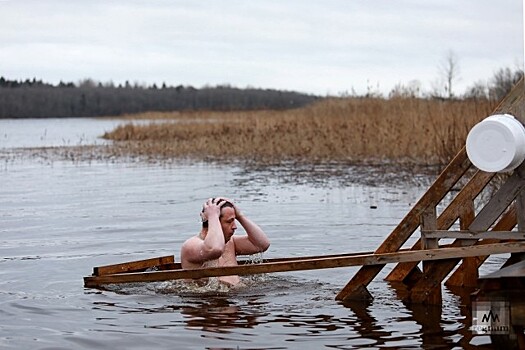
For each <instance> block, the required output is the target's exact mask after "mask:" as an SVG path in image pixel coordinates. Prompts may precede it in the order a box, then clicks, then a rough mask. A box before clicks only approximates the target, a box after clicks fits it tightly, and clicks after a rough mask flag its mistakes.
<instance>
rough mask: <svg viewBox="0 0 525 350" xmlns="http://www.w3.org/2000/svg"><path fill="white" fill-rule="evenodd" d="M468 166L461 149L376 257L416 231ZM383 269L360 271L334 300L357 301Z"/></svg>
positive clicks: (395, 248) (370, 268)
mask: <svg viewBox="0 0 525 350" xmlns="http://www.w3.org/2000/svg"><path fill="white" fill-rule="evenodd" d="M470 165H471V163H470V160H469V159H468V157H467V153H466V149H465V147H463V148H462V149H461V150H460V151H459V153H458V154H457V155H456V156H455V157H454V159H453V160H452V161H451V162H450V163H449V164H448V165H447V167H446V168H445V169H444V170H443V172H441V174H440V175H439V176H438V178H437V179H436V180H435V181H434V183H433V184H432V186H430V188H429V189H428V191H427V192H425V194H423V196H422V197H421V198H420V199H419V200H418V202H417V203H416V204H415V205H414V207H413V208H412V209H411V210H410V211H409V212H408V214H407V215H406V216H405V217H404V218H403V220H401V222H400V223H399V224H398V225H397V226H396V228H395V229H394V230H393V231H392V232H391V233H390V235H389V236H388V237H387V238H386V239H385V241H384V242H383V243H382V244H381V245H380V246H379V248H378V249H377V250H376V253H388V252H395V251H397V250H399V248H401V247H402V246H403V244H404V243H405V242H406V241H407V239H408V238H410V236H411V235H412V234H413V233H414V231H415V230H416V229H417V228H418V226H419V218H420V215H421V214H422V213H423V211H424V210H425V209H426V208H428V207H429V206H434V207H435V206H436V205H437V204H438V203H439V202H440V201H441V200H442V199H443V197H444V196H445V195H446V194H447V193H448V192H449V191H450V189H451V188H452V186H454V185H455V184H456V182H457V181H458V180H459V179H460V178H461V177H462V176H463V174H464V173H465V172H466V171H467V170H468V168H469V167H470ZM383 267H384V266H381V265H376V266H363V267H361V269H359V271H357V273H356V274H355V275H354V276H353V277H352V279H351V280H350V281H349V282H348V283H347V285H346V286H345V287H344V288H343V289H342V290H341V291H340V292H339V294H338V295H337V297H336V299H337V300H347V299H351V298H352V295H353V294H354V297H355V298H357V299H361V298H362V293H358V292H357V291H359V290H362V287H365V288H366V286H368V284H369V283H370V282H371V281H372V280H373V279H374V278H375V276H377V274H378V273H379V272H381V270H382V269H383Z"/></svg>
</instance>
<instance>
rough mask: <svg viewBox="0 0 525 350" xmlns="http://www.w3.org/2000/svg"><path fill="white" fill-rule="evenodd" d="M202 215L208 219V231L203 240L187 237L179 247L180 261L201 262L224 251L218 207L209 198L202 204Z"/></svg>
mask: <svg viewBox="0 0 525 350" xmlns="http://www.w3.org/2000/svg"><path fill="white" fill-rule="evenodd" d="M204 215H205V217H206V218H207V220H208V232H207V234H206V237H205V238H204V240H202V239H199V238H197V237H193V238H190V239H188V240H187V241H186V242H184V244H183V245H182V247H181V253H180V254H181V262H182V267H183V268H185V265H187V264H185V263H188V262H189V263H191V264H202V263H204V262H206V261H209V260H215V259H218V258H219V257H220V256H221V255H222V253H223V252H224V244H225V242H224V234H223V233H222V228H221V224H220V221H219V216H220V207H219V206H218V205H217V204H216V203H213V202H212V200H211V199H209V200H208V201H207V202H206V203H205V204H204Z"/></svg>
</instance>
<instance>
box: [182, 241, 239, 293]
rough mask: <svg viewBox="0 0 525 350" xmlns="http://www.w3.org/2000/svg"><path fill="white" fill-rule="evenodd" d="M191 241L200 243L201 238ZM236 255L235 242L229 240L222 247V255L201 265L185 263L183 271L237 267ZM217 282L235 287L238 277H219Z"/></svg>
mask: <svg viewBox="0 0 525 350" xmlns="http://www.w3.org/2000/svg"><path fill="white" fill-rule="evenodd" d="M192 240H195V241H196V243H200V242H199V241H202V238H200V237H199V236H195V237H193V238H192ZM237 265H238V264H237V254H236V253H235V242H234V240H233V238H232V239H230V240H229V241H228V242H226V244H225V245H224V253H223V254H222V255H221V256H220V257H219V258H218V259H215V260H209V261H205V262H204V263H202V264H195V263H192V262H186V263H185V264H184V266H183V268H184V269H198V268H203V267H223V266H237ZM219 281H221V282H222V283H225V284H227V285H231V286H235V285H237V284H238V283H239V282H240V278H239V276H236V275H234V276H221V277H219Z"/></svg>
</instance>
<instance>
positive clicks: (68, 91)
mask: <svg viewBox="0 0 525 350" xmlns="http://www.w3.org/2000/svg"><path fill="white" fill-rule="evenodd" d="M317 99H318V97H316V96H314V95H309V94H303V93H298V92H293V91H281V90H274V89H256V88H245V89H240V88H235V87H232V86H229V85H220V86H215V87H203V88H199V89H197V88H194V87H191V86H182V85H179V86H166V85H165V84H163V85H162V86H160V87H158V86H156V85H155V84H154V85H152V86H141V85H138V84H133V85H132V84H129V83H125V84H124V85H118V86H115V85H113V84H111V83H109V84H102V83H97V82H95V81H93V80H91V79H85V80H83V81H81V82H80V83H78V84H74V83H63V82H61V83H59V84H57V85H52V84H49V83H45V82H43V81H41V80H36V79H35V78H33V79H32V80H29V79H27V80H25V81H16V80H8V79H6V78H4V77H0V118H41V117H54V118H57V117H58V118H61V117H99V116H119V115H124V114H134V113H142V112H148V111H158V112H166V111H199V110H216V111H231V110H263V109H264V110H283V109H289V108H298V107H302V106H305V105H307V104H309V103H311V102H313V101H315V100H317Z"/></svg>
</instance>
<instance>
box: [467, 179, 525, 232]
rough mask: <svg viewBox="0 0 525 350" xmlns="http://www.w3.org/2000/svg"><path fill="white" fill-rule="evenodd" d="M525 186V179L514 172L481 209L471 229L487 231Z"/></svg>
mask: <svg viewBox="0 0 525 350" xmlns="http://www.w3.org/2000/svg"><path fill="white" fill-rule="evenodd" d="M524 187H525V180H524V179H522V178H521V177H520V176H519V175H518V173H517V172H514V174H512V176H510V177H509V178H508V179H507V181H505V182H504V183H503V185H502V186H501V187H500V188H499V189H498V191H497V192H496V193H495V194H494V196H493V197H492V198H491V199H490V200H489V202H488V203H487V204H486V205H485V206H484V207H483V208H482V209H481V211H480V212H479V213H478V215H477V216H476V218H475V219H474V221H473V222H472V224H471V225H470V226H469V230H470V231H480V232H481V231H486V230H487V229H488V228H489V227H490V226H491V225H492V224H493V223H494V222H495V221H496V220H497V219H498V217H499V216H500V215H501V214H502V213H503V212H504V211H505V209H507V208H508V207H509V205H510V204H511V203H512V202H513V201H514V199H516V197H517V196H518V194H519V193H520V192H521V191H522V190H523V188H524Z"/></svg>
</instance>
